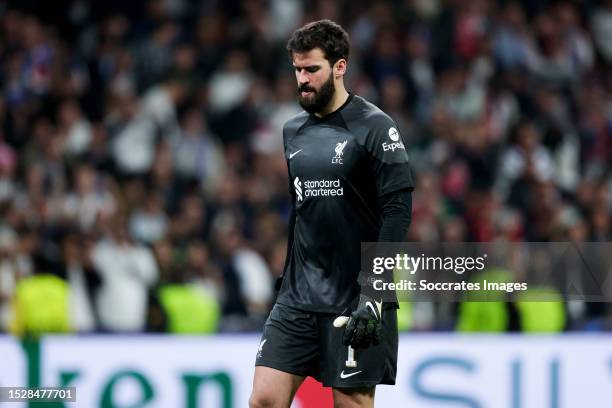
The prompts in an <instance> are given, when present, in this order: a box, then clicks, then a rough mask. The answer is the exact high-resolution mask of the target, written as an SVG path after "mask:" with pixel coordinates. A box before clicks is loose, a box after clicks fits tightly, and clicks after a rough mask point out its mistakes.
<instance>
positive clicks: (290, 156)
mask: <svg viewBox="0 0 612 408" xmlns="http://www.w3.org/2000/svg"><path fill="white" fill-rule="evenodd" d="M302 150H304V149H300V150H298V151H297V152H293V153H289V159H292V158H293V156H295V155H296V154H298V153H299V152H301V151H302Z"/></svg>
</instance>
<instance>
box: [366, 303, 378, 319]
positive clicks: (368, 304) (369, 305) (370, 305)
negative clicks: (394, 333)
mask: <svg viewBox="0 0 612 408" xmlns="http://www.w3.org/2000/svg"><path fill="white" fill-rule="evenodd" d="M366 307H369V308H370V309H372V313H374V316H376V318H377V319H378V313H377V312H376V309H374V305H372V302H366Z"/></svg>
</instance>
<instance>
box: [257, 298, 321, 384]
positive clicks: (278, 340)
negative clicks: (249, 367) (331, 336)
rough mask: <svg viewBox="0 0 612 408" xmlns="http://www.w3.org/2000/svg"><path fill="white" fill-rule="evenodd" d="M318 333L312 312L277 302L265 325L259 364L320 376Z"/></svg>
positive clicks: (297, 373)
mask: <svg viewBox="0 0 612 408" xmlns="http://www.w3.org/2000/svg"><path fill="white" fill-rule="evenodd" d="M318 336H319V334H318V330H317V318H316V317H315V316H314V315H313V314H312V313H308V312H303V311H300V310H297V309H294V308H292V307H289V306H285V305H281V304H278V303H277V304H276V305H274V307H273V308H272V311H271V312H270V316H269V317H268V320H267V321H266V323H265V325H264V329H263V334H262V336H261V341H260V343H259V348H258V350H257V357H256V359H255V365H256V366H258V367H260V366H264V367H269V368H274V369H276V370H279V371H283V372H285V373H289V374H293V375H296V376H298V377H307V376H312V377H314V378H317V379H319V378H320V371H319V370H320V353H319V338H318Z"/></svg>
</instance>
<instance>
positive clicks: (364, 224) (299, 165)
mask: <svg viewBox="0 0 612 408" xmlns="http://www.w3.org/2000/svg"><path fill="white" fill-rule="evenodd" d="M283 142H284V146H285V158H286V159H287V167H288V170H289V181H290V189H291V192H292V197H293V206H294V215H295V220H294V222H295V224H294V228H293V237H290V242H292V244H291V246H290V247H289V249H288V253H287V261H286V266H285V271H284V279H283V283H282V286H281V288H280V292H279V295H278V298H277V302H278V303H281V304H285V305H288V306H293V307H296V308H299V309H302V310H305V311H312V312H323V313H342V312H343V311H344V310H346V308H347V307H349V306H350V305H351V304H352V303H353V301H354V300H355V299H356V298H357V297H358V296H359V292H360V286H359V284H358V282H357V277H358V275H359V271H360V263H361V262H360V248H361V242H374V241H377V240H378V233H379V230H380V226H381V223H382V216H381V209H380V206H379V197H381V196H384V195H385V194H389V193H392V192H394V191H398V190H402V189H410V190H411V189H412V188H413V181H412V176H411V171H410V166H409V162H408V155H407V153H406V148H405V146H404V144H403V142H402V139H401V137H400V134H399V132H398V130H397V126H396V125H395V123H394V122H393V120H391V118H390V117H389V116H387V115H386V114H385V113H384V112H383V111H381V110H380V109H379V108H378V107H376V106H375V105H373V104H371V103H369V102H367V101H366V100H365V99H363V98H361V97H359V96H357V95H350V96H349V98H348V100H347V101H346V103H344V105H343V106H342V107H340V108H339V109H338V110H336V111H335V112H333V113H331V114H329V115H327V116H325V117H323V118H318V117H317V116H315V115H309V114H308V113H306V112H302V113H301V114H299V115H297V116H295V117H294V118H292V119H291V120H289V121H288V122H287V123H286V124H285V126H284V128H283Z"/></svg>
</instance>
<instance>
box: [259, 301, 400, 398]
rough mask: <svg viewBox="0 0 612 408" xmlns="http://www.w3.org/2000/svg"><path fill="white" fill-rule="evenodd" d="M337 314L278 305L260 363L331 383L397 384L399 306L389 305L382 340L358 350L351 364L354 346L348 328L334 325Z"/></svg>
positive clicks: (359, 385)
mask: <svg viewBox="0 0 612 408" xmlns="http://www.w3.org/2000/svg"><path fill="white" fill-rule="evenodd" d="M336 317H337V315H331V314H325V313H312V312H304V311H301V310H298V309H295V308H293V307H290V306H287V305H281V304H278V303H277V304H275V305H274V308H273V309H272V311H271V312H270V316H269V317H268V320H267V321H266V324H265V325H264V329H263V335H262V337H261V342H260V344H259V350H258V351H257V358H256V360H255V365H256V366H266V367H271V368H275V369H277V370H280V371H284V372H287V373H290V374H295V375H299V376H304V377H307V376H310V377H313V378H315V379H317V380H318V381H320V382H322V383H323V385H324V386H326V387H334V388H363V387H368V388H369V387H373V386H375V385H377V384H391V385H393V384H395V373H396V371H397V344H398V339H397V311H396V310H395V309H385V310H383V314H382V325H383V327H382V331H381V342H380V344H378V345H377V346H373V345H371V346H370V347H368V348H366V349H356V350H355V360H356V361H357V367H347V366H346V360H347V357H348V356H347V354H348V347H347V346H345V345H343V344H342V334H343V333H344V327H341V328H336V327H334V326H333V321H334V319H335V318H336Z"/></svg>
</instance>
